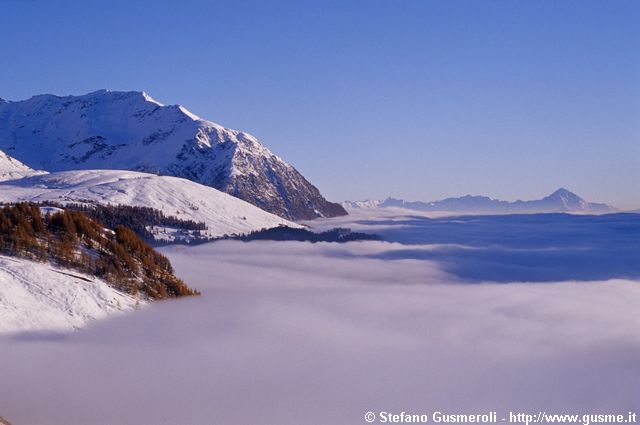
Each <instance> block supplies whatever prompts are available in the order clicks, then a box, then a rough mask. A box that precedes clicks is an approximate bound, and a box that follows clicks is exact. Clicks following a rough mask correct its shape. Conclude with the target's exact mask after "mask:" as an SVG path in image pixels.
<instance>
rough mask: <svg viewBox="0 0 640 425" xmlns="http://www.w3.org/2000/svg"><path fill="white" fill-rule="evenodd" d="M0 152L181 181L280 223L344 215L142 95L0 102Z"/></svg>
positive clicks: (243, 140) (290, 177)
mask: <svg viewBox="0 0 640 425" xmlns="http://www.w3.org/2000/svg"><path fill="white" fill-rule="evenodd" d="M0 149H2V150H5V151H6V152H7V153H8V154H10V155H11V156H13V157H14V158H16V159H17V160H19V161H21V162H22V163H24V164H26V165H28V166H30V167H32V168H37V169H43V170H47V171H69V170H78V169H122V170H131V171H141V172H147V173H154V174H163V175H170V176H175V177H182V178H186V179H189V180H192V181H194V182H197V183H200V184H204V185H206V186H211V187H214V188H216V189H219V190H222V191H223V192H226V193H229V194H231V195H233V196H235V197H237V198H240V199H243V200H245V201H247V202H249V203H252V204H254V205H256V206H258V207H259V208H261V209H263V210H265V211H268V212H271V213H273V214H276V215H278V216H281V217H284V218H287V219H294V220H298V219H313V218H317V217H332V216H338V215H344V214H346V211H345V210H344V209H343V208H342V206H340V205H339V204H336V203H332V202H329V201H327V200H326V199H325V198H324V197H322V195H321V194H320V192H319V190H318V189H317V188H316V187H315V186H314V185H312V184H311V183H310V182H309V181H307V180H306V179H305V178H304V176H302V174H300V173H299V172H298V171H297V170H296V169H295V168H294V167H293V166H291V165H290V164H288V163H287V162H285V161H284V160H283V159H282V158H280V157H279V156H277V155H275V154H273V153H272V152H271V151H270V150H269V149H268V148H266V147H265V146H264V145H262V143H260V141H259V140H258V139H257V138H255V137H254V136H252V135H250V134H249V133H245V132H242V131H237V130H232V129H229V128H226V127H223V126H221V125H219V124H216V123H214V122H212V121H208V120H205V119H202V118H200V117H198V116H197V115H195V114H193V113H191V112H190V111H189V110H188V109H186V108H185V107H183V106H181V105H164V104H162V103H160V102H158V101H156V100H155V99H153V98H152V97H151V96H150V95H149V94H147V93H146V92H138V91H129V92H121V91H109V90H98V91H94V92H91V93H88V94H85V95H80V96H56V95H51V94H43V95H36V96H32V97H31V98H29V99H27V100H22V101H6V100H5V101H2V102H0Z"/></svg>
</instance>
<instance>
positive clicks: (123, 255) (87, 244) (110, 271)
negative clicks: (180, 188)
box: [0, 203, 197, 299]
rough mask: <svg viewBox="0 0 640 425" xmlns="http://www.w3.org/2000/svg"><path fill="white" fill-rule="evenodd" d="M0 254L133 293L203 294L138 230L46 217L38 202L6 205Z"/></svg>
mask: <svg viewBox="0 0 640 425" xmlns="http://www.w3.org/2000/svg"><path fill="white" fill-rule="evenodd" d="M0 252H1V253H2V254H5V255H12V256H18V257H23V258H29V259H32V260H37V261H43V262H46V261H51V262H53V263H55V264H58V265H61V266H63V267H69V268H72V269H76V270H79V271H82V272H84V273H88V274H92V275H95V276H97V277H100V278H102V279H104V280H106V281H107V282H108V283H109V284H110V285H111V286H113V287H114V288H116V289H118V290H120V291H123V292H126V293H129V294H132V295H136V294H139V293H141V294H143V295H144V296H146V297H149V298H151V299H162V298H170V297H180V296H185V295H194V294H197V291H194V290H192V289H190V288H189V287H187V285H186V284H185V283H184V282H183V281H182V280H180V279H178V278H177V277H175V276H174V275H173V269H172V267H171V263H170V262H169V260H168V259H167V258H166V257H164V256H163V255H162V254H160V253H158V252H156V251H155V250H154V249H153V248H151V247H150V246H149V245H147V244H146V243H145V242H144V241H143V240H141V239H140V238H139V237H138V236H137V235H136V234H135V233H134V232H133V231H132V230H130V229H128V228H127V227H125V226H122V225H117V226H115V227H114V228H113V229H109V228H108V226H105V225H103V224H102V223H101V222H99V221H96V220H94V219H92V218H89V217H88V216H87V215H85V214H84V213H82V212H80V211H75V210H68V209H65V210H60V211H55V212H53V213H46V214H44V215H43V214H42V213H41V210H40V206H39V205H37V204H29V203H20V204H15V205H5V206H3V207H2V208H1V209H0Z"/></svg>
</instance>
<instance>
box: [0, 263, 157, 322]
mask: <svg viewBox="0 0 640 425" xmlns="http://www.w3.org/2000/svg"><path fill="white" fill-rule="evenodd" d="M145 303H146V301H143V300H138V299H136V298H135V297H133V296H131V295H127V294H124V293H122V292H119V291H117V290H115V289H113V288H112V287H110V286H109V285H108V284H107V283H106V282H105V281H104V280H102V279H99V278H96V277H95V276H90V275H86V274H83V273H80V272H76V271H74V270H67V269H63V268H60V267H55V266H52V265H51V264H47V263H40V262H35V261H31V260H25V259H23V258H15V257H6V256H3V255H0V333H5V332H17V331H35V330H38V331H41V330H59V331H62V330H73V329H77V328H80V327H83V326H85V325H86V324H87V323H88V322H91V321H93V320H97V319H101V318H104V317H106V316H109V315H112V314H115V313H118V312H121V311H127V310H132V309H134V308H136V306H137V305H142V304H145Z"/></svg>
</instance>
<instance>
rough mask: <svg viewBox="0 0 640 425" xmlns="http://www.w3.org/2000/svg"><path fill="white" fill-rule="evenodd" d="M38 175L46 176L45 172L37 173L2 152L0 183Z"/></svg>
mask: <svg viewBox="0 0 640 425" xmlns="http://www.w3.org/2000/svg"><path fill="white" fill-rule="evenodd" d="M38 174H45V172H44V171H36V170H34V169H33V168H31V167H27V166H26V165H24V164H23V163H22V162H20V161H18V160H17V159H15V158H12V157H10V156H9V155H7V154H6V153H4V152H2V151H0V181H4V180H12V179H19V178H22V177H26V176H33V175H38Z"/></svg>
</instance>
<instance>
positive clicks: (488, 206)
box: [342, 188, 617, 214]
mask: <svg viewBox="0 0 640 425" xmlns="http://www.w3.org/2000/svg"><path fill="white" fill-rule="evenodd" d="M342 205H343V206H344V207H345V208H346V209H347V210H349V209H352V210H353V209H363V208H388V207H396V208H405V209H410V210H417V211H444V212H456V213H483V214H530V213H546V212H572V213H589V214H602V213H608V212H615V211H617V210H616V209H615V208H613V207H611V206H609V205H607V204H600V203H593V202H587V201H585V200H584V199H582V198H581V197H579V196H578V195H576V194H575V193H573V192H570V191H569V190H567V189H564V188H561V189H558V190H556V191H555V192H553V193H552V194H550V195H549V196H546V197H544V198H542V199H537V200H531V201H520V200H518V201H515V202H509V201H501V200H498V199H493V198H489V197H486V196H472V195H466V196H462V197H458V198H447V199H443V200H440V201H432V202H422V201H414V202H412V201H405V200H402V199H394V198H387V199H385V200H366V201H346V202H343V203H342Z"/></svg>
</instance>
